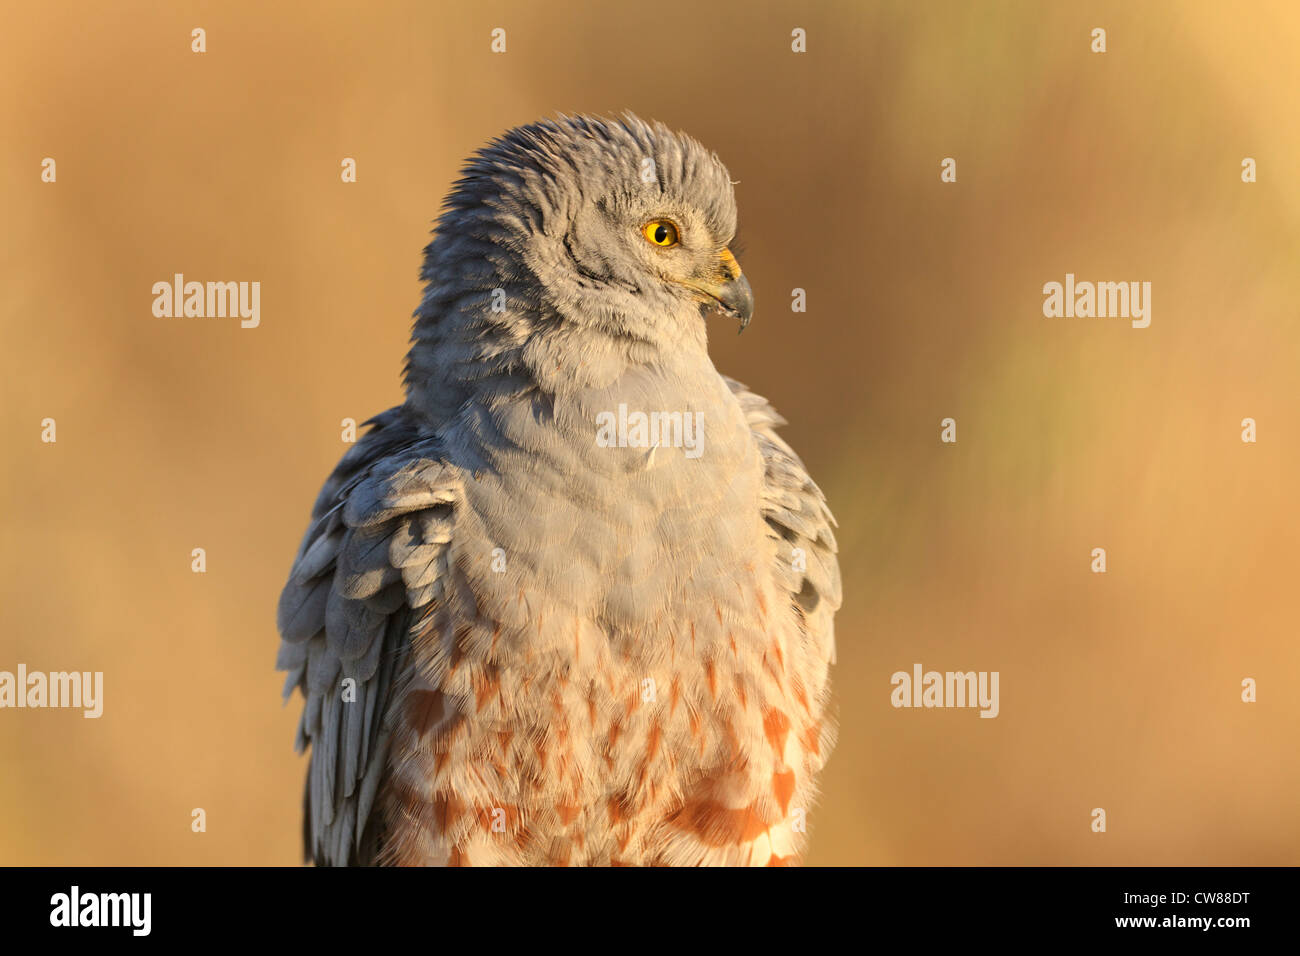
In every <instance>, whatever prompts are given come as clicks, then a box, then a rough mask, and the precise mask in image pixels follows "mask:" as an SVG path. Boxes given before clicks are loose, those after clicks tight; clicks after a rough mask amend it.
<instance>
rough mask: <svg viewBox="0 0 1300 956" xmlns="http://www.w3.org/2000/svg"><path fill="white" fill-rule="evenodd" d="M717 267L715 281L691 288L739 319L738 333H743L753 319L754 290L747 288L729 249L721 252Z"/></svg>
mask: <svg viewBox="0 0 1300 956" xmlns="http://www.w3.org/2000/svg"><path fill="white" fill-rule="evenodd" d="M719 266H720V269H719V271H720V273H721V274H720V275H719V276H718V280H717V281H712V282H706V283H700V284H699V285H692V286H691V288H693V289H696V290H697V291H699V292H702V293H704V294H705V295H707V296H708V297H709V298H710V299H712V300H713V301H714V302H716V303H717V304H718V305H719V306H720V307H721V309H722V311H723V312H725V313H726V314H727V315H729V316H731V317H732V318H734V319H740V331H741V332H743V331H745V327H746V326H747V325H749V320H750V319H751V318H753V317H754V290H753V289H751V288H750V287H749V280H748V279H746V278H745V276H744V273H742V272H741V271H740V263H738V262H737V261H736V257H735V256H733V255H732V254H731V250H730V249H723V250H722V255H721V256H720V257H719Z"/></svg>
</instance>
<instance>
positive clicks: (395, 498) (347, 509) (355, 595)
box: [276, 408, 457, 866]
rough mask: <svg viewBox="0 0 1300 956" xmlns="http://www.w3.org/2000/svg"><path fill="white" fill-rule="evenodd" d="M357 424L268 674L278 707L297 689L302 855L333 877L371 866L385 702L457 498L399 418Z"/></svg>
mask: <svg viewBox="0 0 1300 956" xmlns="http://www.w3.org/2000/svg"><path fill="white" fill-rule="evenodd" d="M367 424H369V425H373V426H374V427H373V429H372V430H371V431H370V432H369V433H367V434H366V435H365V436H364V437H363V438H362V439H361V440H360V441H358V442H357V443H356V445H354V446H353V447H352V448H351V449H350V450H349V451H348V453H347V454H346V455H344V456H343V459H342V460H341V461H340V462H339V464H338V467H337V468H335V469H334V473H333V474H332V475H330V477H329V479H328V480H327V481H326V482H325V486H324V487H323V488H322V489H321V493H320V496H319V497H318V498H317V500H316V505H315V507H314V508H313V510H312V521H311V526H310V527H309V528H308V530H307V534H306V536H305V537H304V538H303V542H302V546H301V547H300V548H299V550H298V557H297V559H296V560H295V561H294V565H293V569H292V570H291V571H290V573H289V581H288V583H287V584H286V585H285V587H284V590H283V592H282V593H281V595H280V606H279V614H278V619H279V628H280V635H281V644H280V654H279V658H278V660H277V662H276V663H277V667H278V668H279V669H281V670H286V671H288V672H289V673H288V678H287V680H286V682H285V689H284V692H285V695H286V696H288V695H289V694H291V693H292V692H293V689H294V688H295V687H297V688H299V689H300V690H301V691H302V694H303V698H304V700H305V705H304V707H303V715H302V721H301V723H300V724H299V731H298V740H297V747H298V749H299V750H300V751H301V750H303V749H305V748H306V747H307V746H308V745H310V747H311V763H310V766H309V769H308V773H307V784H306V793H305V795H304V821H303V830H304V833H303V836H304V843H305V852H306V855H307V857H308V858H314V859H315V860H316V862H317V863H318V864H331V865H335V866H343V865H348V864H363V865H364V864H368V863H371V862H373V861H374V858H375V855H376V854H377V852H378V850H379V847H380V844H381V842H382V836H383V834H382V825H381V821H379V820H378V819H377V816H378V815H377V814H376V815H375V816H376V819H372V813H371V811H372V810H373V809H374V801H375V795H376V793H377V792H378V788H379V783H380V778H381V776H382V774H383V771H384V763H385V759H386V756H387V748H388V742H389V737H390V735H391V727H390V725H389V722H388V721H389V714H388V704H389V701H390V699H391V697H392V688H393V683H394V680H395V678H396V677H397V676H399V675H400V673H401V668H402V665H403V664H404V662H405V655H406V652H407V648H408V646H409V640H410V629H411V627H412V626H413V625H414V624H416V623H418V621H419V620H420V619H422V618H423V616H424V614H425V613H427V612H428V611H429V609H430V608H431V607H432V606H433V605H434V604H435V603H436V602H437V601H438V600H439V598H440V596H441V593H442V587H443V585H444V582H445V580H446V573H445V572H446V562H447V548H448V545H449V543H450V541H451V527H452V509H453V507H454V504H455V502H456V500H457V487H456V482H455V479H454V474H453V472H452V470H451V469H450V468H448V466H446V465H445V464H444V463H443V462H442V461H441V460H440V457H439V452H438V448H437V445H436V442H435V440H433V439H430V438H427V437H423V436H422V435H421V433H420V431H419V430H418V429H417V428H416V427H415V426H414V425H413V424H412V423H410V422H409V421H408V420H407V419H406V418H405V417H404V416H403V414H402V411H401V409H400V408H398V409H390V410H389V411H387V412H384V413H383V414H382V415H379V416H376V417H375V418H373V419H371V421H370V422H367ZM349 681H350V682H351V683H349Z"/></svg>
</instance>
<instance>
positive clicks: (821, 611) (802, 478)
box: [726, 378, 842, 696]
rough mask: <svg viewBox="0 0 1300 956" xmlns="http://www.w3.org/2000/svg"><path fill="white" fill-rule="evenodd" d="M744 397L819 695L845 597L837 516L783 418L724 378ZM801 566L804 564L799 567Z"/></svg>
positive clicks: (780, 558) (766, 505) (767, 508)
mask: <svg viewBox="0 0 1300 956" xmlns="http://www.w3.org/2000/svg"><path fill="white" fill-rule="evenodd" d="M726 382H727V385H728V387H729V388H730V389H731V391H732V393H733V394H734V395H735V396H736V399H737V400H738V401H739V402H740V407H741V410H742V411H743V412H744V413H745V418H746V421H747V422H748V423H749V427H750V429H751V431H752V432H753V435H754V440H755V442H756V443H757V444H758V449H759V452H760V453H761V454H762V456H763V467H764V480H763V517H764V519H765V520H766V521H767V525H768V528H769V529H770V533H771V535H772V536H773V537H775V538H776V539H777V540H778V541H779V542H780V545H779V547H778V549H777V562H776V564H777V567H776V574H777V579H778V580H779V581H781V582H783V583H784V585H785V587H786V589H787V590H788V591H789V593H790V595H791V600H792V602H793V603H794V604H795V606H796V607H797V608H798V609H799V610H800V612H801V613H802V615H803V619H804V622H805V626H806V634H807V637H808V640H809V641H810V642H811V644H812V647H811V648H810V650H812V651H813V654H814V656H815V657H816V658H818V659H819V660H820V661H821V662H824V663H823V664H820V665H819V666H817V667H815V668H814V670H815V671H816V678H817V679H816V680H815V681H814V682H813V683H814V686H813V688H812V689H813V691H814V694H815V695H816V696H820V695H821V692H822V690H823V689H824V687H825V681H826V676H827V669H828V667H827V666H828V665H829V664H832V663H834V661H835V627H834V616H835V612H836V610H838V609H839V606H840V601H841V600H842V592H841V588H840V567H839V562H838V561H837V560H836V558H835V552H836V544H835V533H834V531H833V530H832V528H833V526H834V524H835V518H834V516H833V515H832V514H831V511H830V508H829V507H828V506H827V504H826V498H825V496H824V495H823V494H822V492H821V489H820V488H818V487H817V485H816V483H815V482H814V481H813V480H812V478H810V477H809V476H808V472H807V470H806V469H805V468H804V465H803V462H802V461H800V460H799V456H798V455H796V454H795V453H794V451H793V450H792V449H791V448H790V446H789V445H787V444H786V443H785V440H784V439H782V438H781V437H780V436H779V435H777V433H776V429H777V428H778V427H780V426H781V425H784V424H785V419H783V418H782V417H781V416H780V415H778V414H777V412H776V410H775V409H773V408H772V406H771V405H770V404H768V401H767V399H765V398H762V397H761V396H758V395H755V394H754V393H753V392H751V391H749V390H748V389H747V388H746V387H745V386H744V385H742V384H740V383H739V382H737V381H734V380H732V379H729V378H728V379H726ZM801 569H802V570H801Z"/></svg>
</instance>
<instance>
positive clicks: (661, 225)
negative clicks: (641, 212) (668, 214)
mask: <svg viewBox="0 0 1300 956" xmlns="http://www.w3.org/2000/svg"><path fill="white" fill-rule="evenodd" d="M641 234H642V235H644V236H645V237H646V238H647V239H649V240H650V241H651V242H653V243H654V244H655V245H656V246H661V247H662V248H665V249H667V248H668V247H669V246H675V245H677V240H678V236H677V227H676V226H674V225H673V224H672V223H671V222H669V221H668V220H667V219H652V220H650V221H649V222H647V223H646V224H645V225H644V226H643V227H642V228H641Z"/></svg>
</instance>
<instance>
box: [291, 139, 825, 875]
mask: <svg viewBox="0 0 1300 956" xmlns="http://www.w3.org/2000/svg"><path fill="white" fill-rule="evenodd" d="M732 187H733V183H732V182H731V179H730V177H729V175H728V173H727V170H726V168H725V167H724V166H723V165H722V163H721V162H720V161H719V160H718V158H717V157H716V156H715V155H714V154H713V153H711V152H709V151H708V150H706V149H705V148H704V147H702V146H701V145H700V144H699V143H698V142H696V141H695V140H693V139H691V138H689V137H687V136H685V135H682V134H679V133H675V132H673V131H671V130H669V129H668V128H666V127H665V126H664V125H662V124H660V123H654V124H649V123H645V122H643V121H641V120H639V119H637V118H636V117H634V116H632V115H630V114H625V115H624V116H623V117H622V118H621V119H616V120H606V119H599V118H591V117H569V116H561V117H559V118H557V119H556V120H546V121H542V122H538V123H535V124H532V125H528V126H523V127H520V128H518V129H515V130H512V131H510V132H508V133H506V134H505V135H504V136H502V137H500V138H499V139H497V140H495V141H494V142H492V143H490V144H489V145H488V146H486V147H485V148H483V149H482V150H480V151H479V152H478V153H477V154H475V155H474V156H473V157H472V158H471V159H470V160H469V162H468V163H467V165H466V166H465V168H464V170H463V178H461V179H460V180H459V181H458V182H457V183H456V184H455V185H454V187H453V188H452V191H451V193H450V195H449V196H448V198H447V200H446V201H445V203H444V207H443V211H442V213H441V215H440V217H439V219H438V222H437V225H436V228H435V231H434V235H435V238H434V239H433V240H432V241H431V242H430V243H429V244H428V246H427V247H426V248H425V250H424V266H423V269H422V271H421V277H422V278H423V279H424V281H425V283H426V286H425V291H424V294H423V298H422V300H421V302H420V305H419V308H418V309H417V310H416V312H415V325H414V331H413V333H412V344H411V347H410V351H409V353H408V355H407V360H406V369H405V385H406V399H405V401H404V402H403V403H402V404H401V405H399V406H397V407H396V408H391V409H389V410H388V411H386V412H383V413H382V414H380V415H378V416H376V417H375V418H373V419H372V420H371V421H370V422H368V423H367V424H369V425H370V426H372V427H371V428H370V430H369V431H368V432H367V433H366V434H365V435H364V437H362V438H361V439H360V440H359V441H357V443H356V444H355V445H354V446H353V447H352V448H351V449H350V450H349V451H348V452H347V454H345V455H344V456H343V458H342V460H341V461H340V462H339V464H338V466H337V467H336V468H335V470H334V472H333V474H331V475H330V477H329V479H328V480H327V481H326V482H325V485H324V488H323V489H322V490H321V492H320V496H319V498H318V499H317V501H316V505H315V507H314V509H313V511H312V518H311V523H310V526H309V528H308V530H307V533H306V536H305V537H304V539H303V542H302V546H301V548H300V549H299V551H298V555H297V558H296V560H295V561H294V564H293V568H292V571H291V572H290V577H289V581H288V583H287V585H286V586H285V588H284V591H283V594H282V596H281V599H280V605H279V622H278V623H279V630H280V633H281V637H282V642H281V647H280V655H279V660H278V666H279V668H280V669H282V670H286V671H288V679H287V681H286V686H285V694H286V696H288V695H290V694H291V693H292V690H293V688H295V687H297V688H298V689H299V690H301V692H302V694H303V697H304V699H305V706H304V710H303V715H302V721H301V725H300V730H299V734H298V747H299V750H300V751H301V750H302V749H306V748H307V747H310V750H311V759H310V766H309V769H308V772H307V783H306V793H305V800H304V803H305V809H304V840H305V845H306V854H307V857H308V858H309V859H312V858H314V860H315V861H316V863H317V864H318V865H340V866H341V865H372V864H378V865H530V864H531V865H566V864H568V865H708V864H719V865H783V864H790V863H796V862H798V859H799V856H800V854H801V852H802V850H803V847H804V842H805V829H806V828H805V822H806V819H807V814H808V810H809V807H810V804H811V802H812V800H813V799H814V795H815V794H814V791H815V778H816V776H817V774H818V772H819V770H820V769H821V767H822V765H823V763H824V762H825V759H826V757H827V753H828V750H829V748H830V746H831V743H832V738H833V728H832V721H831V717H830V715H829V713H828V697H829V689H828V681H827V678H828V670H829V666H830V664H831V663H832V661H833V659H834V637H833V633H832V618H833V615H834V613H835V610H836V608H837V607H838V606H839V603H840V579H839V569H838V565H837V563H836V558H835V539H834V536H833V534H832V531H831V526H832V524H833V519H832V517H831V514H830V511H829V510H828V508H827V505H826V502H825V499H824V498H823V495H822V493H821V491H820V490H818V488H817V486H816V485H815V484H814V483H813V481H812V480H811V479H810V478H809V476H808V474H807V472H806V471H805V469H804V466H803V464H802V463H801V462H800V460H799V458H798V457H797V456H796V455H795V453H794V452H793V451H792V450H791V449H790V447H789V445H787V444H786V443H785V441H784V440H782V439H781V438H780V437H778V436H777V434H776V431H775V429H776V428H777V426H779V425H782V424H784V420H783V419H781V418H780V417H779V416H778V415H777V414H776V412H775V411H773V409H772V407H771V406H770V405H769V404H768V403H767V401H766V400H764V399H763V398H760V397H759V396H758V395H755V394H754V393H752V392H750V391H749V390H748V389H747V388H746V387H745V386H743V385H741V384H739V383H738V382H735V381H732V380H731V379H728V378H726V377H724V376H722V375H720V374H719V373H718V371H717V370H716V369H715V368H714V366H713V363H712V361H711V360H710V358H709V355H708V351H707V345H706V328H705V318H706V315H707V314H708V313H710V312H722V313H725V314H728V315H730V316H731V317H732V318H738V319H739V322H740V325H741V328H742V329H743V328H744V326H745V325H746V324H747V323H748V322H749V320H750V316H751V314H752V310H753V296H752V293H751V291H750V286H749V282H748V281H747V280H746V278H745V277H744V276H743V275H742V273H741V270H740V267H739V265H738V263H737V261H736V259H735V257H734V256H733V255H732V253H731V251H730V249H729V248H728V245H729V243H730V242H731V241H732V239H733V236H734V234H735V229H736V205H735V196H734V191H733V188H732Z"/></svg>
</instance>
